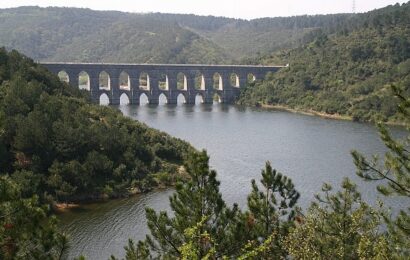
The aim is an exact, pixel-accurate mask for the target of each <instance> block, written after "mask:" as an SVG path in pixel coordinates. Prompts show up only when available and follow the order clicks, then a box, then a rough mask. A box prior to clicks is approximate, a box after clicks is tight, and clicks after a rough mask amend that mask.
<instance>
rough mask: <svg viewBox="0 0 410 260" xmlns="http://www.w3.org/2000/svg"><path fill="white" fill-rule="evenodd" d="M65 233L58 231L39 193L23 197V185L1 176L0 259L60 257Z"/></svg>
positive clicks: (65, 245)
mask: <svg viewBox="0 0 410 260" xmlns="http://www.w3.org/2000/svg"><path fill="white" fill-rule="evenodd" d="M65 249H67V239H66V237H65V236H64V235H63V234H61V233H59V232H58V231H57V226H56V218H55V217H49V216H48V208H47V207H46V206H41V205H40V203H39V201H38V197H37V196H33V197H31V198H23V197H22V196H21V192H20V187H19V186H18V185H17V184H16V183H15V182H13V181H12V180H11V179H10V178H9V177H7V176H3V177H0V259H61V258H62V256H63V253H64V251H65Z"/></svg>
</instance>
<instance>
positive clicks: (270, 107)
mask: <svg viewBox="0 0 410 260" xmlns="http://www.w3.org/2000/svg"><path fill="white" fill-rule="evenodd" d="M256 107H260V108H263V109H267V110H282V111H287V112H291V113H295V114H301V115H307V116H318V117H321V118H325V119H333V120H344V121H351V122H360V123H370V124H375V122H372V121H355V120H353V117H351V116H347V115H340V114H328V113H325V112H318V111H315V110H311V109H310V110H303V109H296V108H290V107H288V106H284V105H267V104H259V105H258V106H256ZM383 123H384V124H386V125H389V126H400V127H402V126H405V124H404V123H400V122H391V121H387V122H383Z"/></svg>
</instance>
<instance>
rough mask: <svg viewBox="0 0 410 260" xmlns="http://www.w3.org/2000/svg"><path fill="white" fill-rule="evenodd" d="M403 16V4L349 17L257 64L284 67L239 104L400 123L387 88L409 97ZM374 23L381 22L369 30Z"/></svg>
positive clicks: (408, 42) (408, 32)
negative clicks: (398, 89)
mask: <svg viewBox="0 0 410 260" xmlns="http://www.w3.org/2000/svg"><path fill="white" fill-rule="evenodd" d="M409 10H410V4H409V3H407V4H403V5H401V6H400V5H396V6H391V7H387V8H383V9H380V10H376V11H373V12H369V13H367V14H363V15H357V16H353V18H351V19H349V20H347V21H345V22H344V23H341V24H339V25H337V26H335V27H333V28H323V30H321V31H318V32H317V33H316V34H314V35H312V38H311V39H310V41H309V42H306V43H305V44H303V45H302V46H300V47H298V48H294V49H291V50H285V51H281V52H277V53H276V54H275V55H273V57H265V58H261V59H259V60H258V61H257V63H263V64H270V63H274V62H276V61H277V60H280V61H281V63H282V64H290V66H289V67H287V68H283V69H282V70H281V71H279V72H277V73H275V74H274V75H273V78H267V79H266V80H264V81H263V82H258V83H257V84H256V85H255V86H253V87H252V86H251V87H249V88H248V89H246V90H245V91H244V92H243V93H242V97H241V98H240V100H239V103H242V104H247V105H256V104H264V105H282V106H286V107H289V108H292V109H299V110H304V111H316V112H321V113H327V114H336V115H343V116H348V117H350V118H352V119H353V120H358V121H373V122H377V121H390V122H395V123H402V122H403V120H404V119H403V116H402V115H400V113H398V110H397V106H396V105H397V103H398V99H397V98H396V97H394V95H393V93H392V91H391V87H390V86H391V85H396V86H399V87H400V88H402V89H404V91H405V92H406V93H408V92H409V88H408V86H409V83H410V77H409V75H410V48H409V46H410V29H409V27H408V24H409V23H410V17H409V15H408V14H409V13H410V12H409ZM392 13H393V15H392ZM374 17H377V19H378V20H379V21H383V22H382V23H380V24H379V25H373V24H372V23H373V22H374V23H376V22H375V21H376V18H374ZM369 23H371V25H369Z"/></svg>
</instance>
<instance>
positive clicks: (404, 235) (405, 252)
mask: <svg viewBox="0 0 410 260" xmlns="http://www.w3.org/2000/svg"><path fill="white" fill-rule="evenodd" d="M393 90H394V93H395V94H396V95H397V97H398V98H399V100H400V103H399V106H398V110H399V112H400V114H402V116H403V118H404V123H405V127H406V131H407V136H405V137H404V138H403V139H402V140H396V139H395V138H394V137H393V136H392V135H391V134H390V132H389V131H388V129H387V127H386V126H385V125H384V124H382V123H379V124H378V127H379V133H380V137H381V139H382V141H383V142H384V144H385V146H386V147H387V149H388V152H387V153H386V154H385V156H384V158H383V164H381V163H380V161H379V158H378V157H377V156H373V159H372V160H368V159H367V158H365V157H364V156H363V155H362V154H360V153H359V152H357V151H353V152H352V156H353V160H354V163H355V165H356V168H357V175H358V176H360V177H361V178H363V179H365V180H367V181H377V182H382V184H381V185H379V186H378V187H377V189H378V191H379V192H380V193H381V194H383V195H385V196H402V197H405V198H407V199H409V198H410V157H409V156H410V152H409V147H410V98H409V95H408V93H406V92H405V91H404V90H403V89H400V88H399V87H394V88H393ZM384 218H385V221H386V224H387V227H388V229H389V236H388V242H389V246H390V249H391V251H392V252H393V253H392V255H393V257H395V258H398V259H400V258H408V257H409V256H410V251H409V248H410V238H409V237H410V207H407V208H404V209H401V210H400V212H399V213H398V215H397V216H396V217H392V216H390V215H387V214H386V215H385V216H384Z"/></svg>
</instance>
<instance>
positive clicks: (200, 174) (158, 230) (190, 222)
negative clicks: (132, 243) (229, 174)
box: [146, 151, 242, 259]
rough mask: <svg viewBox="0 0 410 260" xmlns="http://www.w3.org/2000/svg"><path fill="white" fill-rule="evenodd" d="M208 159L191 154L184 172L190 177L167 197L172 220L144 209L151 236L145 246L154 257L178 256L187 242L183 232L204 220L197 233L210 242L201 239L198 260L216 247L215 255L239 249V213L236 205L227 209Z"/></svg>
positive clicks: (201, 153) (165, 213) (203, 153)
mask: <svg viewBox="0 0 410 260" xmlns="http://www.w3.org/2000/svg"><path fill="white" fill-rule="evenodd" d="M208 162H209V157H208V155H207V154H206V152H205V151H202V152H199V153H194V154H192V155H191V157H190V158H189V159H188V160H187V162H186V164H185V169H186V171H187V173H188V174H189V176H190V180H189V181H188V182H186V183H178V184H177V186H176V193H175V194H174V195H173V196H172V197H171V198H170V205H171V209H172V211H173V217H169V216H168V213H167V212H164V211H161V212H159V213H156V212H155V211H154V210H153V209H150V208H147V209H146V216H147V220H148V227H149V229H150V231H151V235H148V236H147V238H146V244H147V245H148V247H149V249H150V250H151V251H152V252H153V254H155V255H158V256H159V257H161V258H175V257H181V256H182V255H181V249H180V248H181V246H183V245H184V243H186V242H187V239H188V238H187V236H186V230H187V229H189V228H192V227H195V226H196V225H197V224H198V223H201V221H203V219H204V218H206V221H205V222H204V223H203V225H200V226H199V228H198V232H199V234H208V235H209V237H212V239H213V242H212V245H211V242H210V241H209V240H207V239H206V238H204V237H201V239H200V241H197V242H198V243H195V245H197V248H196V250H197V251H196V252H197V256H198V258H199V259H201V258H202V257H204V256H206V255H207V254H208V253H209V250H210V249H211V248H215V254H216V255H217V256H218V255H219V256H222V255H232V254H234V253H235V252H238V250H239V249H240V248H241V246H242V244H241V240H238V239H237V238H236V235H235V234H237V230H239V229H238V228H237V225H239V224H238V223H239V215H240V211H239V209H238V207H237V206H236V205H234V206H233V208H232V209H231V208H229V207H227V206H226V204H225V202H224V200H223V199H222V195H221V193H220V192H219V184H220V183H219V181H217V179H216V172H215V171H214V170H210V169H209V165H208Z"/></svg>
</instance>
